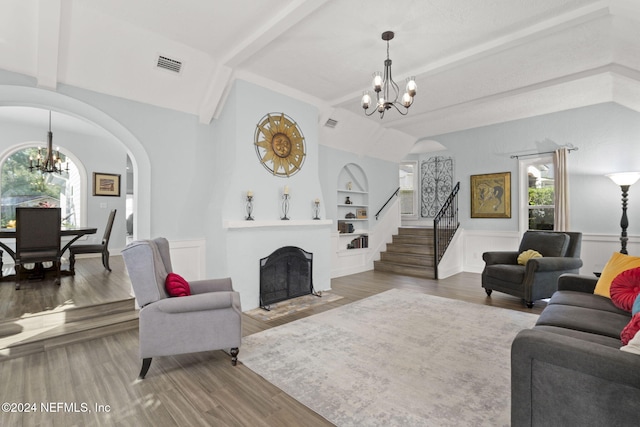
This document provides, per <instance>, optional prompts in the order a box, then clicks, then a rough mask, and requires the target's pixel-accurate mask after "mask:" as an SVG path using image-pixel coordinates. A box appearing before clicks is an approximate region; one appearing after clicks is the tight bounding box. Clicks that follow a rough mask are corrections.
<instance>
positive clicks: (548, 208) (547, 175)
mask: <svg viewBox="0 0 640 427" xmlns="http://www.w3.org/2000/svg"><path fill="white" fill-rule="evenodd" d="M523 166H524V167H525V169H526V183H527V209H526V210H525V212H526V214H527V222H528V227H527V228H528V229H529V230H553V229H554V219H553V217H554V211H555V205H554V184H555V178H554V177H555V174H554V169H555V168H554V166H553V159H552V158H551V157H544V158H538V159H535V160H531V161H527V162H523Z"/></svg>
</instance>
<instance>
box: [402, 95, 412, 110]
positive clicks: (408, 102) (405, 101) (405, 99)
mask: <svg viewBox="0 0 640 427" xmlns="http://www.w3.org/2000/svg"><path fill="white" fill-rule="evenodd" d="M411 104H413V96H411V95H409V92H405V94H404V95H402V105H404V106H405V107H407V108H409V107H411Z"/></svg>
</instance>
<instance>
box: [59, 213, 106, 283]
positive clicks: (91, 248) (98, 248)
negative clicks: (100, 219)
mask: <svg viewBox="0 0 640 427" xmlns="http://www.w3.org/2000/svg"><path fill="white" fill-rule="evenodd" d="M116 211H117V209H114V210H112V211H111V213H110V214H109V219H108V220H107V226H106V227H105V229H104V235H103V236H102V243H96V244H79V245H71V246H70V247H69V253H70V256H69V271H70V272H71V274H76V270H75V266H76V255H78V254H102V265H104V268H106V269H107V270H108V271H111V267H109V238H110V237H111V229H112V228H113V220H114V219H115V218H116Z"/></svg>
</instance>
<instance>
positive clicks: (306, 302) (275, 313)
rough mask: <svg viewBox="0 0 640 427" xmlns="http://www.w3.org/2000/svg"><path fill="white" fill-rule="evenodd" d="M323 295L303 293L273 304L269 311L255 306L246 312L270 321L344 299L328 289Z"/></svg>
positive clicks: (264, 320)
mask: <svg viewBox="0 0 640 427" xmlns="http://www.w3.org/2000/svg"><path fill="white" fill-rule="evenodd" d="M321 295H322V296H320V297H318V296H316V295H303V296H301V297H297V298H291V299H289V300H286V301H281V302H277V303H275V304H271V310H270V311H267V310H264V309H262V308H254V309H253V310H249V311H245V313H244V314H246V315H248V316H251V317H253V318H254V319H258V320H262V321H263V322H268V321H269V320H274V319H278V318H280V317H283V316H287V315H289V314H293V313H297V312H299V311H302V310H306V309H308V308H310V307H316V306H318V305H323V304H326V303H328V302H333V301H338V300H339V299H342V297H341V296H340V295H336V294H332V293H331V292H328V291H323V292H322V294H321Z"/></svg>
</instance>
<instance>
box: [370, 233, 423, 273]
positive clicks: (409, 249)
mask: <svg viewBox="0 0 640 427" xmlns="http://www.w3.org/2000/svg"><path fill="white" fill-rule="evenodd" d="M433 262H434V255H433V228H431V227H400V228H399V229H398V234H396V235H394V236H393V241H392V242H391V243H387V250H386V251H385V252H382V253H381V254H380V261H374V262H373V268H374V270H377V271H386V272H389V273H396V274H404V275H407V276H417V277H424V278H426V279H433V278H434V277H435V270H434V265H433Z"/></svg>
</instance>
